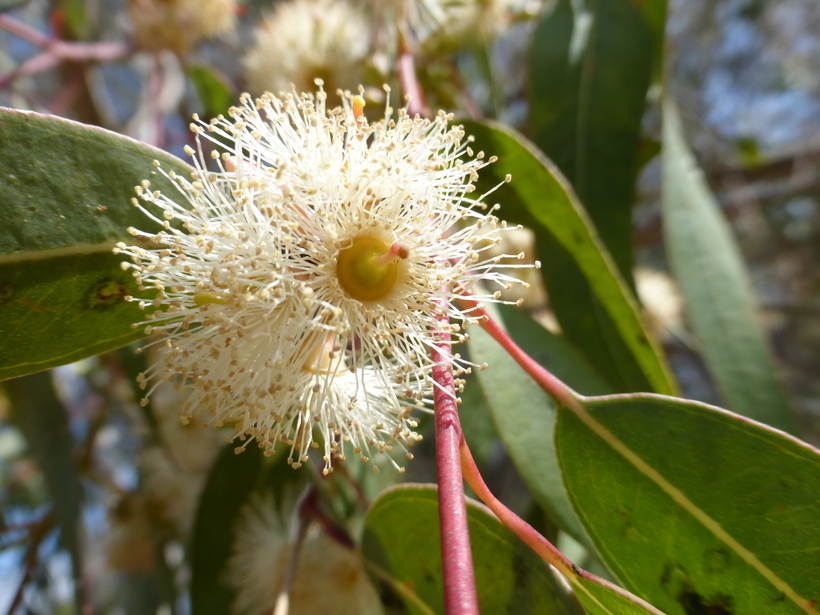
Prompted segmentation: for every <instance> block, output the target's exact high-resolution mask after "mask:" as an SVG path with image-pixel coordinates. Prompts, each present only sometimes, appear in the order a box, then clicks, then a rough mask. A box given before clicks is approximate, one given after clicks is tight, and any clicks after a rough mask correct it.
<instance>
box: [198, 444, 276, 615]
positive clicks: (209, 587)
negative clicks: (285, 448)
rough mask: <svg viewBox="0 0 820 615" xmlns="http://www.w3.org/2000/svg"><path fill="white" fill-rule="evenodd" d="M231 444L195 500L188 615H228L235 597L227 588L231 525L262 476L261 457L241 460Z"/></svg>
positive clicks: (253, 454) (254, 451)
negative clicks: (198, 498) (226, 569)
mask: <svg viewBox="0 0 820 615" xmlns="http://www.w3.org/2000/svg"><path fill="white" fill-rule="evenodd" d="M234 448H235V447H234V445H232V444H229V445H227V446H226V447H225V448H224V449H222V453H220V455H219V457H218V459H217V461H216V463H215V464H214V467H213V469H212V470H211V474H210V476H209V477H208V482H207V484H206V485H205V489H204V491H203V492H202V496H201V497H200V500H199V511H198V512H197V517H196V523H195V525H194V531H193V534H192V536H191V545H190V560H191V612H192V613H196V614H197V615H229V614H230V612H231V609H230V606H231V602H232V600H233V592H232V591H231V590H230V588H229V587H228V586H226V585H225V565H226V563H227V561H228V558H229V557H230V554H231V545H232V544H233V537H234V532H235V530H234V524H235V522H236V519H237V517H238V516H239V513H240V511H241V509H242V506H243V504H245V503H246V502H247V501H248V498H249V497H250V495H251V493H252V492H253V490H254V488H255V487H256V485H257V484H258V482H259V480H260V477H261V475H262V467H263V466H262V462H263V455H262V451H261V450H260V449H259V448H258V447H256V446H248V447H247V449H246V450H245V451H244V452H243V453H242V454H240V455H237V454H236V453H235V452H234Z"/></svg>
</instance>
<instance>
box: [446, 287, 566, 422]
mask: <svg viewBox="0 0 820 615" xmlns="http://www.w3.org/2000/svg"><path fill="white" fill-rule="evenodd" d="M462 302H463V303H464V304H465V305H466V306H468V307H469V311H470V315H471V316H475V317H476V318H477V319H478V321H479V322H480V324H481V328H482V329H484V330H485V331H486V332H487V333H489V334H490V337H492V338H493V339H494V340H495V341H496V342H498V344H499V345H500V346H501V347H502V348H503V349H504V350H506V351H507V354H509V355H510V356H511V357H512V358H513V359H514V360H515V362H516V363H518V365H520V366H521V367H522V368H523V369H524V371H525V372H527V374H528V375H529V376H530V377H531V378H532V379H533V380H535V382H536V383H538V385H539V386H540V387H541V388H542V389H544V391H546V392H547V394H548V395H550V396H551V397H552V398H553V399H555V401H557V402H558V403H560V404H562V405H564V406H566V407H567V408H577V407H579V402H578V399H577V396H576V393H575V392H574V391H573V390H572V389H571V388H569V387H568V386H567V385H566V384H564V383H563V382H561V381H560V380H559V379H558V378H556V377H555V376H553V375H552V374H551V373H550V372H549V371H547V370H546V369H545V368H544V367H543V366H542V365H541V364H540V363H538V362H537V361H536V360H535V359H533V358H532V357H531V356H530V355H528V354H527V353H526V352H524V351H523V350H521V348H520V347H519V346H518V344H516V343H515V342H514V341H513V340H512V338H511V337H510V336H509V335H507V332H506V331H504V329H502V328H501V325H499V324H498V323H497V322H496V321H495V320H493V319H492V317H490V315H489V314H488V313H487V311H486V310H485V309H484V308H483V307H482V305H481V304H479V303H477V302H476V301H473V300H472V299H463V300H462Z"/></svg>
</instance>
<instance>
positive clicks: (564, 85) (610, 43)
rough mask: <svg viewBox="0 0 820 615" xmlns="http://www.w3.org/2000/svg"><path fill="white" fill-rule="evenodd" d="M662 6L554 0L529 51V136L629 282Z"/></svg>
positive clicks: (656, 2)
mask: <svg viewBox="0 0 820 615" xmlns="http://www.w3.org/2000/svg"><path fill="white" fill-rule="evenodd" d="M642 5H651V10H650V8H649V7H643V6H642ZM665 6H666V3H665V2H664V1H662V0H651V1H650V2H641V3H636V2H632V1H630V0H597V1H595V2H571V1H570V0H558V1H557V2H556V3H555V4H554V5H553V6H552V7H551V8H550V9H548V10H547V11H545V12H544V15H543V17H542V18H541V21H540V22H539V24H538V28H537V30H536V32H535V34H534V36H533V43H532V48H531V66H530V101H529V102H530V128H531V131H532V138H533V141H534V142H535V144H536V145H537V146H538V147H539V148H540V149H541V150H542V151H543V152H544V153H545V154H546V155H547V156H548V157H549V158H550V159H551V160H553V161H554V162H555V163H556V164H557V165H558V168H559V169H561V171H562V173H563V174H564V175H565V176H566V177H567V179H569V181H570V183H571V184H572V187H573V188H574V190H575V193H576V194H577V195H578V197H579V199H580V201H581V202H582V203H583V204H584V207H585V208H586V210H587V212H589V215H590V217H591V218H592V221H593V223H594V224H595V226H596V228H597V229H598V232H599V234H600V237H601V240H602V241H603V243H604V245H606V246H607V248H608V250H609V252H610V254H611V255H612V258H613V260H614V261H615V263H616V264H617V266H618V268H619V269H620V272H621V275H622V276H623V277H624V278H625V279H627V280H629V279H631V269H632V214H631V212H632V204H633V202H634V197H635V177H636V173H637V170H638V151H639V137H640V133H641V121H642V118H643V114H644V108H645V101H646V94H647V90H648V88H649V84H650V81H651V75H652V70H653V67H654V66H655V65H657V64H659V59H660V58H659V57H658V56H657V54H658V52H659V51H660V47H659V45H658V43H659V41H660V40H662V38H663V30H664V23H663V22H664V13H665Z"/></svg>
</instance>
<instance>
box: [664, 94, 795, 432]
mask: <svg viewBox="0 0 820 615" xmlns="http://www.w3.org/2000/svg"><path fill="white" fill-rule="evenodd" d="M663 148H664V151H663V199H662V203H663V229H664V239H665V244H666V249H667V253H668V255H669V263H670V265H671V267H672V270H673V272H674V273H675V275H676V277H677V279H678V281H679V282H680V285H681V290H682V292H683V296H684V298H685V300H686V308H687V314H688V316H689V321H690V322H691V324H692V328H693V329H694V332H695V336H696V337H697V339H698V340H699V341H700V342H701V343H700V350H701V353H702V354H703V357H704V359H705V361H706V364H707V366H708V367H709V372H710V373H711V374H712V376H713V377H714V379H715V383H716V385H717V387H718V389H719V391H720V392H721V395H722V397H723V400H724V401H725V403H726V405H727V406H728V407H729V408H730V409H732V410H733V411H735V412H737V413H739V414H743V415H744V416H748V417H750V418H753V419H755V420H757V421H762V422H764V423H767V424H768V425H772V426H773V427H777V428H778V429H783V430H785V431H789V432H792V433H794V432H796V431H797V425H796V423H795V420H794V417H793V415H792V413H791V411H790V408H789V403H788V401H787V400H786V397H785V395H784V393H783V390H782V388H781V386H780V384H779V383H778V380H777V370H776V369H775V366H774V363H773V361H772V359H771V356H770V354H769V350H768V348H767V344H766V340H765V338H764V335H763V332H762V331H761V330H760V326H759V324H758V322H757V319H756V317H755V305H756V302H755V299H754V296H753V292H752V290H751V288H750V282H749V279H748V276H747V274H746V271H745V269H744V266H743V260H742V257H741V255H740V252H739V250H738V248H737V245H736V244H735V241H734V239H733V237H732V232H731V230H730V229H729V226H728V224H727V223H726V220H725V219H724V218H723V216H722V215H721V213H720V210H719V208H718V205H717V203H716V202H715V199H714V197H713V196H712V194H711V192H710V191H709V188H708V186H707V185H706V182H705V181H704V180H703V178H702V176H701V175H700V171H699V170H698V168H697V165H696V163H695V161H694V159H693V157H692V153H691V151H690V150H689V148H688V146H687V145H686V139H685V137H684V135H683V129H682V126H681V123H680V118H679V117H678V113H677V110H676V109H675V107H674V104H673V103H672V102H671V101H669V102H667V103H666V104H665V105H664V131H663Z"/></svg>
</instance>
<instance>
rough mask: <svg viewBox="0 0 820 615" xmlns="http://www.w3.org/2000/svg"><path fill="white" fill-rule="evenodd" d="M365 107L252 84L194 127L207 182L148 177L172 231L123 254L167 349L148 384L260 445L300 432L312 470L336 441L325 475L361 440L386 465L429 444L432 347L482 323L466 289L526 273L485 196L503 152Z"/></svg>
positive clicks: (297, 453)
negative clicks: (419, 429) (424, 424)
mask: <svg viewBox="0 0 820 615" xmlns="http://www.w3.org/2000/svg"><path fill="white" fill-rule="evenodd" d="M362 105H363V101H362V100H361V99H360V98H359V97H353V96H350V95H348V96H347V97H346V98H345V99H344V104H343V106H342V107H339V108H335V109H331V110H327V109H326V108H325V94H324V92H323V91H320V92H319V93H318V94H317V95H316V96H313V95H306V94H305V95H301V96H297V95H294V94H286V95H283V96H281V97H276V96H273V95H269V94H266V95H264V96H263V97H262V98H260V99H258V100H256V101H254V100H252V99H251V98H250V97H249V96H245V97H243V98H242V104H241V106H239V107H236V108H233V109H232V110H231V119H223V118H220V119H218V120H215V121H213V122H212V123H210V124H205V123H203V122H199V121H197V122H195V123H194V124H193V125H192V129H193V130H194V131H195V132H196V134H197V140H198V142H199V146H200V147H199V153H198V155H197V156H196V157H195V163H196V170H195V172H194V174H193V177H192V178H191V179H190V180H189V179H188V178H183V177H179V176H177V175H174V174H173V173H170V172H169V173H168V177H170V178H171V179H172V180H173V181H174V183H175V184H176V186H177V188H178V193H177V194H161V193H159V192H157V191H151V189H150V185H149V183H148V182H147V181H146V182H143V185H142V186H139V187H138V188H137V192H138V197H139V198H138V199H135V200H134V202H135V204H136V205H137V206H138V207H140V208H141V209H142V210H143V211H144V212H145V213H146V215H148V216H149V217H150V218H152V219H154V220H155V222H157V223H159V224H161V225H162V226H163V227H164V228H163V230H161V231H159V232H156V233H153V232H143V231H139V230H136V229H131V233H132V234H133V235H134V237H136V238H137V240H138V241H137V243H136V245H130V246H128V245H125V244H120V245H119V247H118V249H119V250H120V251H122V252H123V253H125V254H128V255H130V256H131V257H132V259H133V263H124V266H125V267H128V268H131V269H132V270H133V273H134V275H135V277H136V279H137V282H138V283H139V285H140V287H141V288H142V289H143V292H145V296H144V297H143V298H142V299H139V300H140V301H141V305H142V306H143V307H144V308H145V310H146V312H147V314H146V316H147V319H148V320H147V322H146V323H143V324H145V325H146V327H145V328H146V333H152V332H156V333H159V334H161V337H160V338H159V339H158V340H157V341H155V342H154V343H159V344H163V345H164V346H165V352H164V361H163V362H162V363H161V364H160V365H159V366H158V367H154V368H152V369H151V370H149V372H147V373H146V374H145V375H143V376H141V384H142V386H143V387H144V388H147V387H149V386H156V384H153V385H152V384H151V383H152V382H159V381H162V380H169V381H172V382H176V383H177V386H179V387H181V388H182V387H184V388H187V389H189V392H188V395H187V398H186V401H185V403H184V416H185V417H186V418H187V419H189V420H194V419H199V420H203V421H205V422H211V423H212V424H214V425H217V426H221V425H225V424H232V425H233V427H234V429H235V434H236V435H235V439H237V440H238V441H240V442H242V443H243V444H242V446H244V445H247V443H248V442H249V441H251V440H254V441H256V442H257V443H258V444H259V445H260V446H262V447H264V448H265V449H267V450H268V451H269V452H272V451H273V450H274V448H275V447H276V446H277V444H278V443H279V442H284V443H285V444H286V445H287V446H289V447H290V450H291V455H290V457H291V462H292V463H293V464H294V465H299V464H301V463H303V462H304V461H305V460H306V459H307V452H308V449H309V448H311V447H314V448H315V447H319V446H320V445H319V443H318V442H314V435H315V434H317V433H318V434H320V435H321V439H322V440H323V450H324V460H325V471H329V470H330V469H332V468H331V466H330V463H331V460H332V458H333V457H334V456H336V457H344V455H345V454H346V453H345V451H346V450H348V449H349V450H351V451H352V452H353V453H355V454H357V455H359V456H360V457H361V458H363V459H365V460H368V459H371V458H372V457H373V456H374V454H376V453H380V452H389V451H390V449H391V447H392V446H393V445H394V444H398V445H399V446H400V447H402V448H405V449H406V447H407V446H409V445H412V444H413V443H414V442H416V441H417V440H418V439H419V436H418V435H417V434H416V433H415V431H414V428H415V427H416V422H415V420H414V419H413V418H412V417H411V416H410V411H411V410H412V409H413V408H421V409H424V408H426V407H429V402H430V399H431V398H432V391H433V386H434V383H433V381H432V376H431V371H432V368H433V366H434V362H433V361H432V359H431V358H430V351H431V349H432V348H433V347H434V346H435V345H438V344H440V340H441V337H442V335H443V334H444V333H452V334H453V336H454V339H455V340H456V341H458V340H461V339H463V334H462V333H460V331H461V330H462V329H465V328H466V326H467V324H469V323H470V321H471V320H473V319H472V318H471V316H470V313H469V310H467V311H465V308H463V307H461V306H460V305H459V303H458V300H459V299H460V298H464V297H466V296H467V295H468V294H469V293H470V292H471V290H470V289H471V288H472V287H473V283H474V282H476V281H478V280H481V281H482V282H483V283H484V285H488V286H495V287H496V289H492V288H491V289H490V290H489V291H481V290H479V289H478V288H474V289H473V290H472V292H476V293H477V294H476V296H475V297H473V298H474V299H475V300H477V301H484V300H491V301H492V300H498V298H499V296H500V292H499V289H501V288H507V287H509V286H510V285H511V284H513V283H515V282H517V280H516V279H515V278H513V277H511V276H508V275H506V274H505V273H502V272H501V271H500V270H501V269H502V268H503V267H514V266H516V265H501V264H500V261H501V260H502V259H503V256H495V257H492V258H487V259H484V258H483V257H482V253H483V252H484V251H486V250H488V249H490V248H492V246H493V245H495V244H496V243H498V241H499V240H500V237H499V232H500V231H501V230H502V229H503V228H505V227H504V225H503V224H501V223H499V222H498V221H497V219H496V218H495V216H493V215H492V213H491V212H492V210H493V209H494V207H489V208H488V207H487V205H485V204H484V203H483V202H482V201H481V199H480V198H478V199H477V198H474V197H473V195H472V193H473V190H474V182H475V180H476V179H477V177H478V175H477V172H478V170H479V169H480V168H481V167H483V166H485V165H486V164H488V162H491V161H485V160H484V157H483V155H482V154H481V153H479V154H477V155H474V154H473V152H472V151H471V150H470V148H469V147H468V145H467V144H466V143H465V142H464V139H463V137H464V135H463V131H462V129H461V128H459V127H451V126H450V124H449V122H450V120H451V117H449V116H447V115H446V114H444V113H440V114H439V115H438V116H437V117H436V118H435V119H434V120H426V119H419V118H411V117H408V115H407V114H406V112H405V111H404V110H399V112H398V113H397V114H395V117H393V116H394V113H393V111H392V110H391V109H390V108H389V106H388V107H387V109H386V111H385V117H384V119H383V120H381V121H379V122H375V123H372V124H368V123H367V122H366V121H365V120H364V117H363V114H362V111H361V107H362ZM203 138H204V139H206V140H208V141H210V142H211V145H215V146H216V148H217V149H215V150H213V151H212V153H211V154H210V158H212V159H213V163H214V164H215V167H216V170H213V171H212V170H209V169H208V165H207V159H206V158H207V157H206V156H205V154H204V153H203V151H204V147H203V145H204V144H203V143H202V139H203ZM190 153H195V152H194V150H190ZM159 172H161V173H162V172H164V171H163V170H162V169H161V168H160V169H159ZM520 257H521V258H523V255H520ZM152 289H153V290H154V292H155V293H156V295H155V296H154V297H152V296H150V295H149V294H148V291H150V290H152ZM445 354H449V353H448V350H447V349H446V348H445ZM450 359H451V360H452V361H453V362H454V364H455V365H456V368H457V370H460V369H469V365H468V364H467V363H466V362H464V361H463V360H462V359H461V358H460V357H459V356H458V355H457V354H456V355H452V357H450ZM150 392H151V391H150V390H149V394H150ZM394 463H395V462H394Z"/></svg>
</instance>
